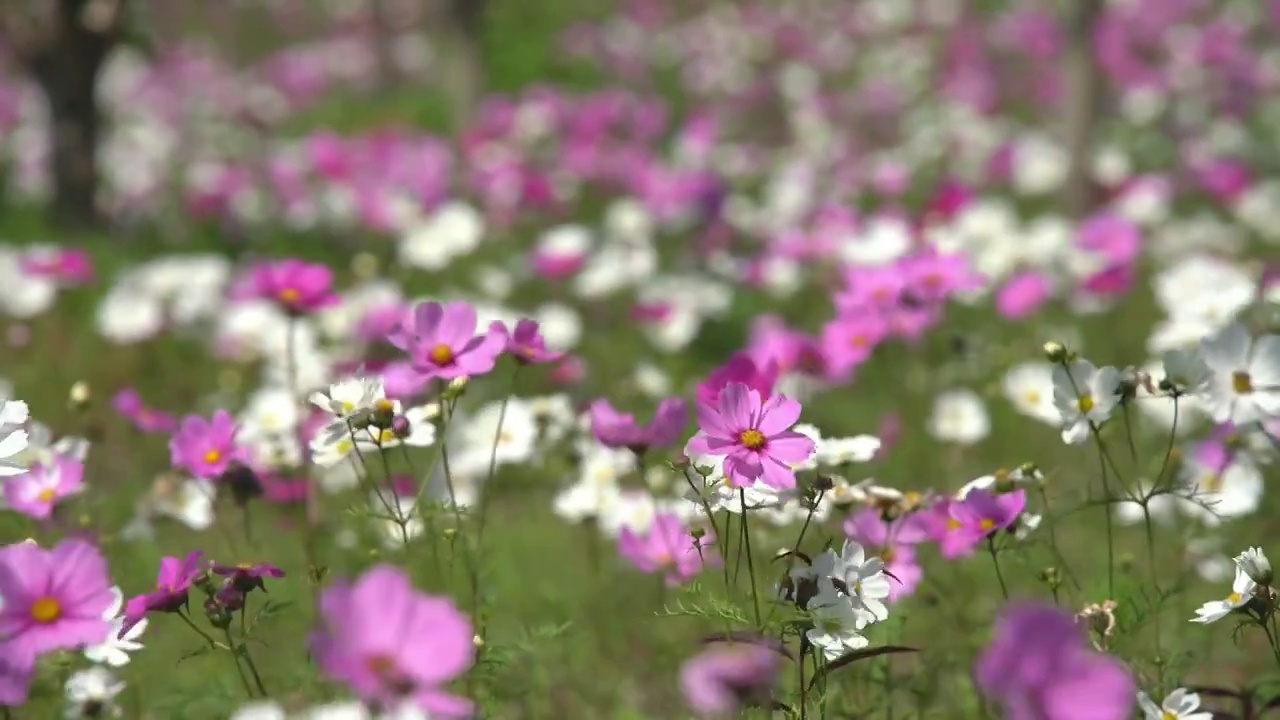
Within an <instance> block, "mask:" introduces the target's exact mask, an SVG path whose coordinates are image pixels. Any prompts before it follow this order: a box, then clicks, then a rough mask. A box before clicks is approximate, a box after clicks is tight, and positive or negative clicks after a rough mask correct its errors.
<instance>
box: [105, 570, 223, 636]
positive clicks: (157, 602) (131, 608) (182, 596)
mask: <svg viewBox="0 0 1280 720" xmlns="http://www.w3.org/2000/svg"><path fill="white" fill-rule="evenodd" d="M201 558H202V553H201V552H200V551H199V550H192V551H191V552H189V553H187V555H186V557H184V558H182V559H181V560H179V559H178V558H176V557H169V556H165V557H162V558H160V572H159V573H157V574H156V587H155V589H154V590H152V591H151V592H146V593H143V594H141V595H134V596H133V597H131V598H129V600H128V601H127V602H126V603H125V604H124V623H123V625H122V626H121V628H120V637H124V635H125V633H127V632H129V630H130V629H131V628H133V626H134V625H137V624H138V623H139V622H141V620H142V618H144V617H146V614H147V613H149V612H177V611H178V610H181V609H182V608H184V607H186V606H187V592H188V591H189V590H190V589H191V582H192V581H193V580H195V579H196V576H198V575H199V574H200V573H201V572H202V571H203V570H204V569H205V565H206V564H205V563H204V562H203V561H202V559H201Z"/></svg>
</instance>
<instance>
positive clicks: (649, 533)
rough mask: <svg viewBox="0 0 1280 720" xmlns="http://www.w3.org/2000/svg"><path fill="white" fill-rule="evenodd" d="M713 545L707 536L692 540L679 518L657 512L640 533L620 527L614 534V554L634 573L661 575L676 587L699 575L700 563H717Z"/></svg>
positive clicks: (667, 513)
mask: <svg viewBox="0 0 1280 720" xmlns="http://www.w3.org/2000/svg"><path fill="white" fill-rule="evenodd" d="M713 542H714V539H712V538H711V537H710V535H709V534H708V535H704V536H703V537H702V538H699V539H695V538H694V537H693V533H691V532H689V529H688V528H686V527H685V526H684V523H683V522H682V521H681V520H680V518H679V517H677V516H676V515H675V514H673V513H669V512H659V513H658V514H657V515H655V516H654V518H653V522H652V523H651V524H650V525H649V527H648V528H647V529H645V530H644V531H643V532H636V531H635V530H633V529H631V528H630V527H623V528H622V530H621V531H620V532H619V533H618V553H619V554H621V555H622V557H624V558H626V560H627V562H630V563H631V564H632V565H634V566H635V567H636V569H637V570H639V571H641V572H646V573H654V572H661V573H664V574H665V576H666V580H667V584H668V585H680V584H681V583H684V582H686V581H688V580H690V579H691V578H693V577H695V576H696V575H697V574H698V573H699V572H701V571H702V566H703V565H704V564H710V563H714V562H716V561H717V560H718V556H717V555H714V554H713V553H714V549H713V548H712V547H710V546H711V545H712V543H713Z"/></svg>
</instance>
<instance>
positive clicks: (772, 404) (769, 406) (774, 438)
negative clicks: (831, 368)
mask: <svg viewBox="0 0 1280 720" xmlns="http://www.w3.org/2000/svg"><path fill="white" fill-rule="evenodd" d="M799 419H800V403H798V402H796V401H795V400H791V399H789V398H787V397H786V396H784V395H774V396H772V397H770V398H769V399H768V400H764V401H762V400H761V399H760V393H758V392H756V391H755V390H752V389H751V388H748V387H747V386H746V385H743V384H742V383H730V384H728V385H726V386H725V387H724V389H723V390H721V391H720V397H719V398H717V402H716V403H714V404H713V403H704V402H699V403H698V426H699V430H698V432H697V434H695V435H694V436H693V437H692V438H690V439H689V442H688V443H687V444H686V445H685V454H686V455H689V456H694V455H722V456H724V458H725V459H724V473H725V479H726V480H727V481H728V483H729V485H731V486H733V487H748V486H750V485H751V484H752V483H754V482H755V481H756V480H762V481H763V482H764V483H765V484H766V485H769V486H770V487H774V488H777V489H779V490H787V489H790V488H793V487H795V485H796V474H795V471H794V470H792V469H791V468H792V465H796V464H799V463H802V462H804V461H805V460H808V459H809V456H811V455H812V454H813V451H814V442H813V439H812V438H810V437H808V436H807V435H803V434H801V433H798V432H795V431H793V430H789V429H788V428H790V427H791V426H792V425H795V424H796V421H797V420H799Z"/></svg>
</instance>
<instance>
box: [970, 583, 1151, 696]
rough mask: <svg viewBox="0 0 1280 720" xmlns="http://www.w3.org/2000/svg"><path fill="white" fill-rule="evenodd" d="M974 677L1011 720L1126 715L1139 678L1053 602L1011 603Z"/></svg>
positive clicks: (1005, 610)
mask: <svg viewBox="0 0 1280 720" xmlns="http://www.w3.org/2000/svg"><path fill="white" fill-rule="evenodd" d="M973 675H974V681H975V683H976V684H977V685H978V688H979V689H980V690H981V691H982V693H983V694H984V695H986V696H987V697H988V698H991V699H992V700H995V701H996V702H997V703H999V704H1000V705H1001V706H1002V707H1003V709H1004V717H1005V718H1007V720H1046V719H1047V718H1052V720H1125V719H1126V718H1129V717H1132V716H1133V706H1134V702H1135V695H1134V690H1135V688H1134V682H1133V678H1132V676H1131V675H1130V673H1129V671H1128V669H1127V668H1126V667H1125V666H1124V664H1123V663H1121V662H1120V661H1119V660H1117V659H1115V658H1113V657H1111V656H1109V655H1106V654H1105V653H1100V652H1097V651H1095V650H1094V649H1093V648H1092V647H1090V646H1089V644H1088V643H1087V642H1086V641H1085V637H1084V634H1083V631H1082V630H1081V628H1080V626H1079V625H1077V624H1076V621H1075V618H1074V617H1073V616H1072V615H1071V613H1070V612H1066V611H1063V610H1059V609H1058V608H1056V607H1053V606H1052V605H1044V604H1040V603H1030V602H1019V603H1013V604H1010V605H1007V606H1005V608H1004V609H1003V610H1001V612H1000V615H999V617H998V618H997V620H996V627H995V636H994V637H993V638H992V640H991V644H990V645H988V646H987V648H986V649H985V650H983V651H982V654H981V655H979V656H978V659H977V662H975V663H974V666H973Z"/></svg>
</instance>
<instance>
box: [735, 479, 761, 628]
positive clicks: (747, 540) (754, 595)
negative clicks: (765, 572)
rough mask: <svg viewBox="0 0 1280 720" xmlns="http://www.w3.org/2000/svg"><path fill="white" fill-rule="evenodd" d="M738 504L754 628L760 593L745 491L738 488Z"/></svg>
mask: <svg viewBox="0 0 1280 720" xmlns="http://www.w3.org/2000/svg"><path fill="white" fill-rule="evenodd" d="M738 503H739V506H740V507H741V508H742V544H743V547H744V549H745V550H746V553H747V577H748V578H750V580H751V606H752V609H754V610H755V618H756V628H759V627H761V622H760V591H759V588H758V586H757V585H756V568H755V563H754V561H753V560H752V558H751V531H750V530H749V529H748V528H747V491H746V490H745V489H744V488H738Z"/></svg>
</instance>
